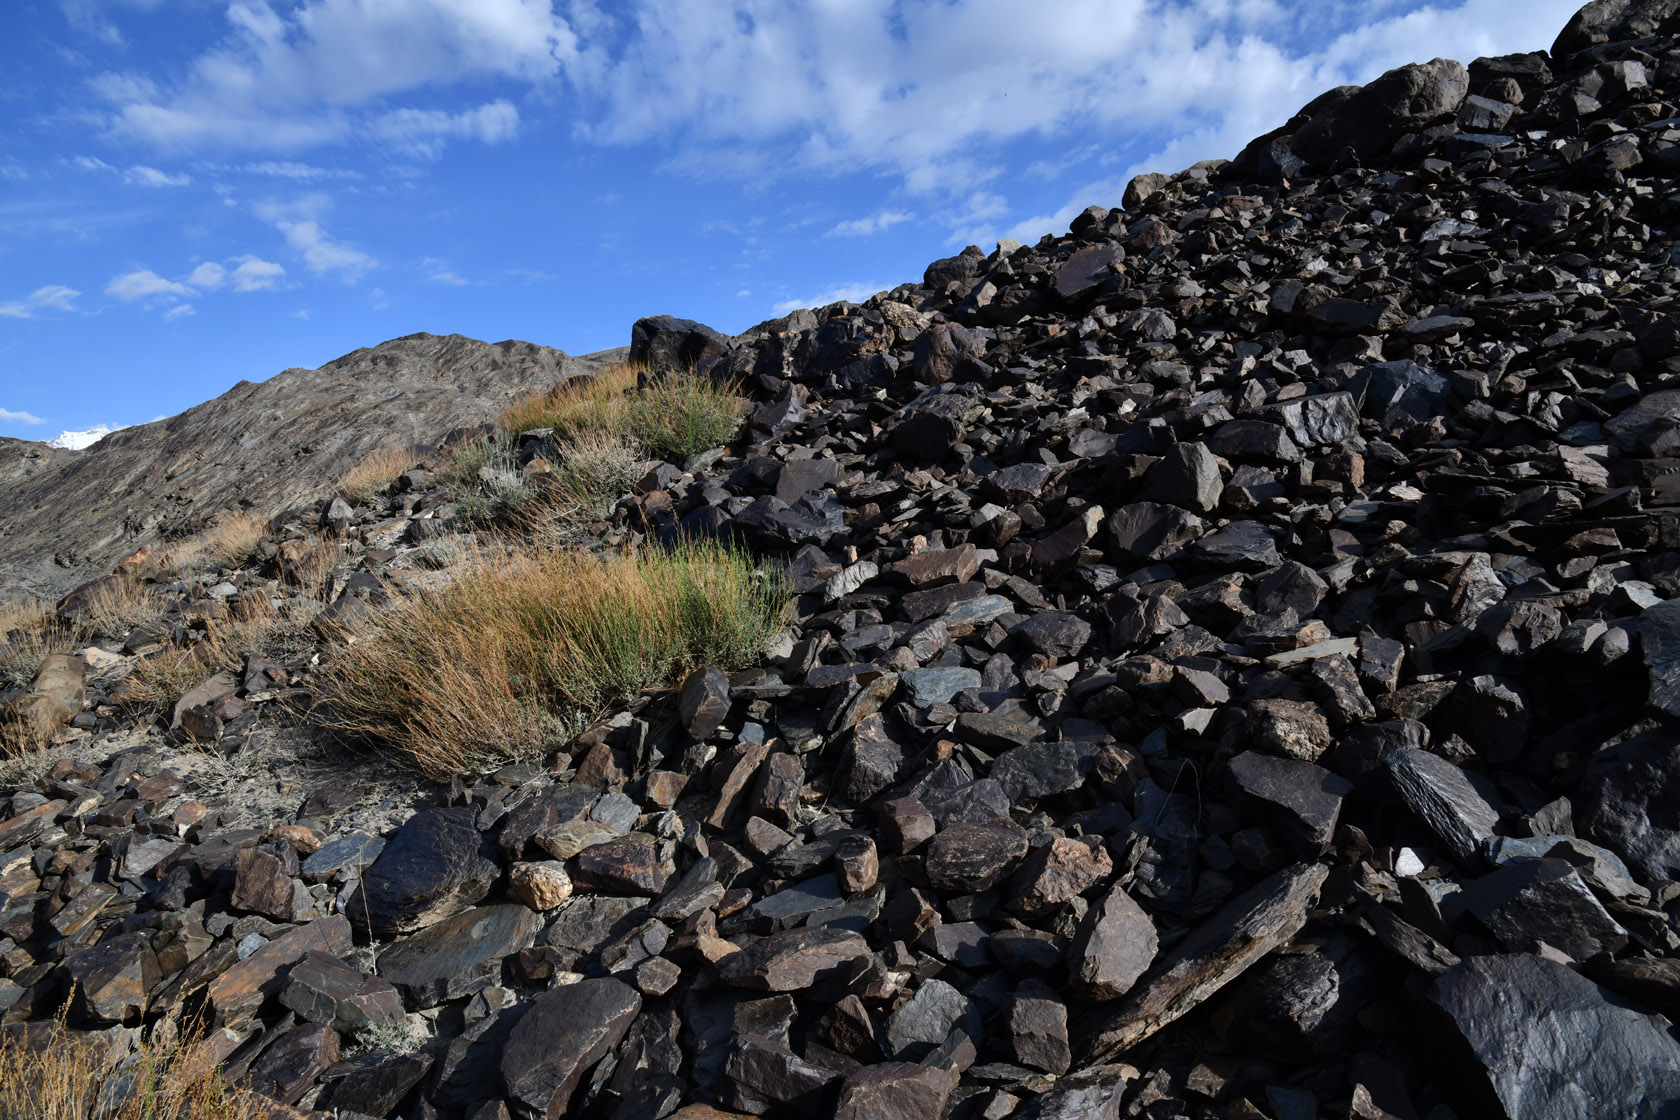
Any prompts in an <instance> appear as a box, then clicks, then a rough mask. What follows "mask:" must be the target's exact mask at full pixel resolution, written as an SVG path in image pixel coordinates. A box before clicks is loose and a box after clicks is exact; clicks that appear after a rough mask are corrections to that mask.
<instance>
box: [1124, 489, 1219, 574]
mask: <svg viewBox="0 0 1680 1120" xmlns="http://www.w3.org/2000/svg"><path fill="white" fill-rule="evenodd" d="M1201 531H1202V520H1201V518H1199V517H1197V516H1196V515H1195V514H1193V513H1191V512H1189V511H1188V510H1182V509H1179V508H1178V507H1176V506H1168V505H1161V504H1159V503H1156V502H1133V503H1132V504H1131V505H1128V506H1123V507H1122V508H1120V509H1119V510H1116V511H1115V513H1114V514H1113V516H1111V517H1110V518H1109V519H1108V532H1109V535H1110V536H1111V537H1113V539H1114V543H1115V546H1116V547H1117V548H1119V549H1120V551H1121V552H1123V553H1126V554H1127V555H1128V556H1130V557H1131V558H1133V559H1134V560H1138V561H1141V562H1144V563H1149V562H1153V561H1156V560H1169V559H1171V558H1173V557H1175V556H1177V555H1178V554H1179V553H1180V552H1181V551H1182V550H1183V549H1184V546H1185V545H1187V544H1189V543H1190V542H1191V541H1194V540H1195V539H1196V538H1197V537H1198V536H1200V535H1201Z"/></svg>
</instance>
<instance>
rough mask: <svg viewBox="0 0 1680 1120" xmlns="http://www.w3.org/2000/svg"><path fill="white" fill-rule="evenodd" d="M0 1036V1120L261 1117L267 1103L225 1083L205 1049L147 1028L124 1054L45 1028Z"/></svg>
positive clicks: (60, 1028) (102, 1040) (96, 1039)
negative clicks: (141, 1038) (41, 1031)
mask: <svg viewBox="0 0 1680 1120" xmlns="http://www.w3.org/2000/svg"><path fill="white" fill-rule="evenodd" d="M47 1035H48V1036H47V1037H46V1038H44V1039H42V1038H40V1037H39V1032H37V1037H36V1038H35V1039H34V1040H31V1039H29V1038H26V1037H25V1036H24V1035H23V1034H22V1033H21V1032H15V1031H8V1032H6V1033H4V1034H0V1117H4V1118H5V1120H94V1118H99V1120H268V1116H269V1113H270V1110H271V1109H272V1108H273V1107H274V1102H273V1101H272V1100H269V1099H268V1098H266V1097H261V1096H257V1095H255V1094H253V1093H250V1092H247V1091H244V1090H242V1089H237V1088H234V1087H232V1086H229V1085H228V1084H227V1082H226V1081H225V1080H224V1079H223V1077H222V1073H221V1070H220V1069H219V1068H218V1067H217V1066H216V1064H215V1063H214V1062H212V1061H209V1060H207V1055H206V1054H205V1052H204V1050H205V1047H204V1046H202V1045H201V1044H199V1043H196V1042H195V1041H193V1039H192V1036H190V1035H189V1038H188V1040H187V1041H181V1040H180V1038H179V1036H174V1035H171V1034H170V1032H167V1031H160V1030H158V1029H156V1028H154V1029H153V1030H152V1033H151V1037H149V1038H147V1039H146V1040H144V1041H142V1042H141V1043H140V1044H139V1046H138V1048H137V1049H135V1050H134V1051H133V1052H132V1053H128V1052H126V1051H125V1049H124V1048H123V1047H120V1046H118V1045H116V1044H114V1043H113V1042H112V1040H110V1039H109V1038H106V1037H102V1036H97V1035H86V1034H79V1033H77V1032H75V1031H70V1030H67V1029H65V1027H64V1024H63V1022H62V1020H61V1021H59V1022H56V1023H53V1024H52V1025H51V1026H50V1027H49V1028H48V1030H47Z"/></svg>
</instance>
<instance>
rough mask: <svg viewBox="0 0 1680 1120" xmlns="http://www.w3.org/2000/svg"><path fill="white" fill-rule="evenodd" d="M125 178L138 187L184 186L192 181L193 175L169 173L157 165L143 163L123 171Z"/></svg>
mask: <svg viewBox="0 0 1680 1120" xmlns="http://www.w3.org/2000/svg"><path fill="white" fill-rule="evenodd" d="M123 179H124V180H125V181H127V182H129V183H132V184H133V185H135V186H137V187H184V186H186V185H187V184H188V183H190V182H192V176H191V175H187V174H180V175H169V174H166V173H165V172H162V171H159V170H158V169H157V168H155V167H146V166H143V165H141V164H135V165H134V166H133V167H131V168H129V169H128V170H127V171H125V172H123Z"/></svg>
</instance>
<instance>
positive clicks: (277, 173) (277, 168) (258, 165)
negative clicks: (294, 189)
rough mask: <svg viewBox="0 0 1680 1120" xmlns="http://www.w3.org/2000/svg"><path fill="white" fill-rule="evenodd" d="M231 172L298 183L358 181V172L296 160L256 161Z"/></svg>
mask: <svg viewBox="0 0 1680 1120" xmlns="http://www.w3.org/2000/svg"><path fill="white" fill-rule="evenodd" d="M233 170H238V171H243V172H244V173H245V174H247V175H263V176H266V177H268V178H270V179H293V180H296V181H297V182H300V183H321V182H326V181H329V180H333V179H346V180H348V179H360V178H361V177H362V175H361V172H359V171H350V170H348V169H345V168H337V167H316V166H314V165H313V164H308V163H299V162H297V161H296V160H289V159H283V160H273V159H267V160H258V161H257V162H255V163H247V164H243V165H241V166H239V167H237V168H234V169H233Z"/></svg>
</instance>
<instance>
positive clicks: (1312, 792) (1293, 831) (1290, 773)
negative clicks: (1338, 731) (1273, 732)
mask: <svg viewBox="0 0 1680 1120" xmlns="http://www.w3.org/2000/svg"><path fill="white" fill-rule="evenodd" d="M1226 766H1227V768H1228V770H1229V772H1230V774H1231V778H1232V780H1233V781H1234V782H1235V783H1236V787H1237V789H1238V790H1240V791H1241V793H1242V795H1243V796H1245V797H1249V798H1252V799H1253V800H1254V802H1255V803H1257V804H1258V806H1260V807H1261V809H1262V811H1263V812H1264V814H1265V816H1266V819H1267V821H1268V822H1269V823H1271V824H1272V825H1273V826H1274V827H1275V828H1276V829H1277V830H1278V832H1279V834H1280V835H1281V836H1282V838H1283V839H1284V841H1285V842H1286V843H1288V844H1289V845H1290V846H1291V847H1292V848H1293V849H1294V850H1295V853H1296V855H1298V856H1299V857H1300V858H1302V859H1317V858H1318V857H1319V856H1322V855H1324V854H1325V853H1326V852H1328V851H1329V850H1330V842H1331V839H1332V838H1333V837H1334V836H1335V832H1336V821H1337V820H1338V818H1339V817H1340V816H1341V811H1342V799H1343V798H1345V797H1347V796H1348V795H1349V794H1351V793H1352V792H1353V783H1352V782H1349V781H1347V780H1346V779H1344V778H1339V777H1337V776H1336V775H1334V774H1332V773H1330V771H1328V770H1325V769H1324V768H1323V767H1320V766H1315V765H1313V764H1312V763H1310V762H1302V761H1300V760H1298V759H1293V758H1279V757H1277V756H1275V755H1269V754H1262V753H1260V752H1259V751H1245V752H1244V753H1242V754H1239V755H1237V756H1236V757H1235V758H1233V759H1231V761H1230V762H1229V763H1227V764H1226Z"/></svg>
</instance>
